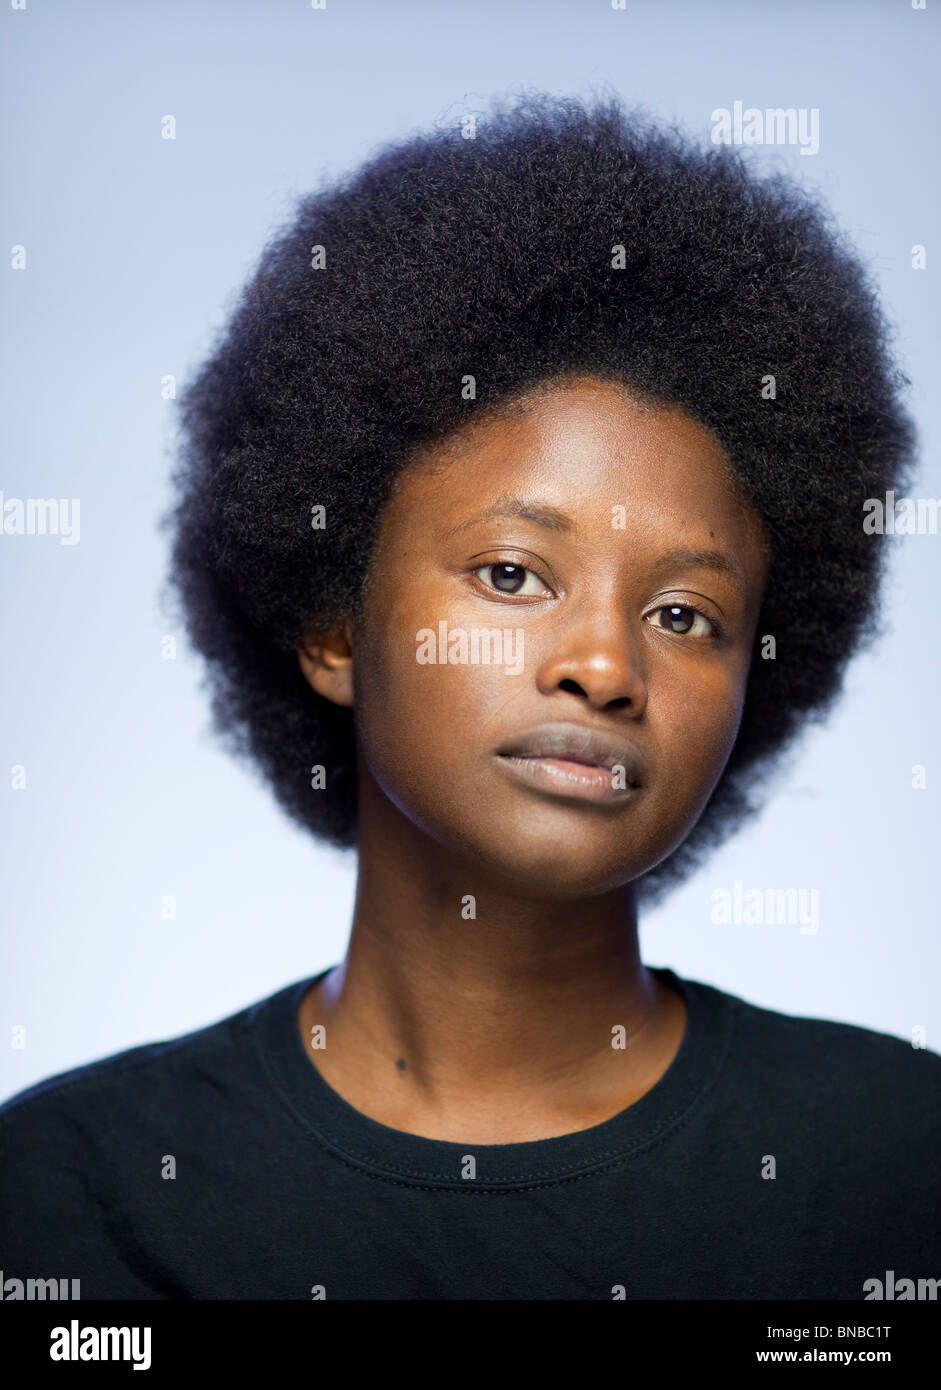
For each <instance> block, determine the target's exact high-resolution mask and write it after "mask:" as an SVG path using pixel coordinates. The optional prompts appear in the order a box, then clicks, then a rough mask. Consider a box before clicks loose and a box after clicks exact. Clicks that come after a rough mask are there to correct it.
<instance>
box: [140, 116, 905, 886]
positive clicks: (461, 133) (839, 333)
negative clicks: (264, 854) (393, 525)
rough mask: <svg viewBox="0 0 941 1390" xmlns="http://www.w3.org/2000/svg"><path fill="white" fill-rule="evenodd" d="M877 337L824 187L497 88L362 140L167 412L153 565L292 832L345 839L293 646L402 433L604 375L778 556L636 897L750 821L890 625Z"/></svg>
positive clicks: (338, 590) (446, 428) (380, 492)
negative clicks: (480, 105) (686, 791)
mask: <svg viewBox="0 0 941 1390" xmlns="http://www.w3.org/2000/svg"><path fill="white" fill-rule="evenodd" d="M468 134H471V135H472V138H466V137H467V135H468ZM316 248H322V251H318V250H317V249H316ZM617 248H623V249H622V250H618V249H617ZM315 266H316V267H317V268H315ZM615 267H617V268H615ZM889 338H890V331H889V328H888V325H887V323H886V320H885V318H884V317H883V315H882V312H881V310H880V308H879V306H878V304H877V302H876V298H875V294H874V290H873V287H872V285H871V284H870V282H869V278H868V275H867V272H866V271H865V270H864V268H863V267H862V266H861V264H860V262H859V261H858V259H857V258H856V256H855V255H854V254H853V252H852V250H851V249H850V248H848V247H847V246H846V245H845V244H844V240H843V238H842V236H841V234H840V233H839V231H838V230H837V229H835V228H834V227H833V225H832V222H831V219H830V216H829V214H828V213H827V212H826V211H824V210H823V209H822V208H821V207H820V206H819V205H818V204H817V203H816V202H815V200H814V199H812V198H811V197H810V196H808V195H807V194H805V193H804V192H802V191H801V190H800V188H799V187H797V186H796V185H795V184H794V183H793V182H792V181H790V180H789V179H787V178H785V177H784V176H782V175H780V174H777V175H774V176H773V177H768V178H758V177H757V176H756V175H755V174H754V173H753V172H751V171H749V169H748V168H747V167H746V164H745V163H744V161H743V159H742V157H741V155H739V154H738V153H737V152H735V151H732V150H730V149H728V148H723V147H716V146H704V147H701V146H700V144H698V143H697V142H695V141H692V140H691V139H689V138H688V137H687V136H684V135H682V134H681V133H679V132H678V131H676V130H673V129H670V130H665V129H663V128H660V127H658V126H657V124H656V123H655V122H654V121H653V120H652V119H651V118H649V117H648V116H647V115H644V114H642V113H638V112H631V113H628V112H625V110H624V109H623V107H622V105H621V104H620V102H619V101H618V100H617V99H616V98H614V97H610V96H609V97H606V98H604V99H597V100H595V101H594V102H593V103H591V104H585V103H582V102H581V101H578V100H576V99H574V98H555V97H549V96H544V95H540V94H535V95H532V94H531V95H526V96H523V97H517V98H514V99H513V101H512V102H510V103H509V104H501V103H496V104H494V106H493V108H492V111H491V113H490V115H489V116H487V117H486V118H479V121H478V124H477V128H476V131H474V132H469V131H468V130H467V128H466V127H464V126H462V125H456V126H455V127H453V128H446V129H440V128H439V129H434V130H432V131H431V132H430V133H428V134H423V135H417V136H414V137H411V138H409V139H407V140H404V141H402V142H401V143H397V144H393V145H390V146H387V147H385V148H383V149H381V150H380V151H379V153H378V154H377V155H375V157H373V158H372V159H371V160H370V161H369V162H367V163H366V164H365V165H364V166H363V167H362V168H360V169H359V170H357V171H356V172H355V173H353V174H352V175H350V176H349V177H348V178H346V179H345V180H343V181H341V182H339V183H337V184H335V185H334V186H332V187H330V188H328V189H327V190H326V191H321V192H318V193H314V194H312V195H310V196H308V197H305V198H304V199H302V200H301V202H300V203H299V206H298V207H297V211H296V214H295V216H294V217H293V218H292V220H291V222H290V224H289V225H288V226H287V227H286V228H284V229H282V230H280V231H279V232H278V233H277V234H276V235H275V237H274V238H273V240H272V241H271V242H270V244H269V246H268V247H267V249H266V250H265V251H264V253H263V255H262V257H261V261H260V263H259V265H258V268H257V270H256V271H255V273H254V275H253V277H252V278H251V280H250V282H249V283H248V285H247V286H246V288H245V289H244V290H243V291H242V294H241V298H240V300H239V301H238V303H237V305H236V307H235V309H234V312H233V313H232V316H231V319H230V322H229V323H228V325H227V327H226V328H225V330H224V331H223V333H222V335H221V337H220V338H219V340H218V342H217V344H216V345H215V346H214V348H213V350H212V352H211V354H210V356H209V358H208V360H207V361H206V362H205V363H204V364H203V365H202V367H201V369H200V371H199V373H198V375H197V376H196V377H195V378H194V380H193V382H192V384H191V385H189V387H188V389H187V390H186V391H185V393H184V395H183V398H182V401H181V424H182V447H181V452H180V456H179V461H178V467H177V470H176V475H175V484H176V494H175V502H174V505H173V507H172V509H171V511H170V512H169V513H168V515H167V516H166V517H165V524H167V525H170V526H172V528H173V556H172V569H171V581H172V583H173V584H174V585H175V588H176V592H177V595H178V597H179V599H180V600H181V602H182V610H183V615H184V620H185V623H186V627H187V630H188V633H189V636H190V638H191V640H192V642H193V643H194V644H195V646H196V648H197V649H198V650H199V651H200V652H201V653H202V655H203V657H204V658H205V660H206V662H207V664H208V671H209V678H210V681H211V689H212V696H213V713H214V720H215V726H216V729H217V731H218V732H219V733H220V734H221V735H222V736H223V737H224V738H225V740H226V742H227V744H228V746H229V747H230V748H231V749H232V750H233V751H235V752H237V753H239V754H242V755H245V756H247V757H248V758H249V759H250V760H251V761H252V762H253V763H254V764H255V765H256V767H257V768H258V769H259V770H260V771H261V772H262V773H263V775H264V776H265V777H266V779H267V781H268V782H269V783H270V786H271V787H272V788H273V790H274V792H275V795H276V796H277V799H278V801H279V802H280V804H281V806H282V807H283V808H284V810H285V811H286V812H287V813H288V814H289V815H290V816H292V817H293V818H294V819H295V820H296V821H298V822H299V823H301V824H302V825H304V826H306V827H308V828H309V829H310V830H311V831H313V832H314V833H315V834H317V835H319V836H321V837H323V838H324V839H326V840H327V841H329V842H330V843H332V844H335V845H340V846H349V845H353V844H355V842H356V770H355V760H354V748H355V744H354V729H353V720H352V714H351V711H350V710H348V709H344V708H339V707H337V706H335V705H333V704H331V703H330V702H329V701H327V700H325V699H323V698H322V697H320V696H318V695H317V694H315V693H314V692H313V691H312V690H311V688H310V686H309V685H308V683H307V681H306V680H305V679H304V677H303V675H302V673H301V672H300V670H299V668H298V663H297V658H296V650H295V649H296V646H297V643H298V640H299V637H300V636H301V633H302V632H303V631H307V630H310V629H312V628H317V627H320V628H323V629H325V628H328V627H330V626H332V625H333V624H334V623H336V622H337V621H338V620H343V619H347V618H354V619H355V615H356V613H357V611H358V605H359V603H360V601H361V598H362V594H363V589H364V582H365V578H366V574H367V570H368V565H369V560H370V553H371V546H372V541H373V538H374V535H375V531H376V525H377V520H378V517H379V513H380V509H381V507H382V504H383V501H384V498H385V497H386V496H387V492H388V489H389V487H390V485H391V483H392V481H393V480H394V478H395V477H396V475H397V474H398V472H399V471H400V470H401V469H402V468H403V466H404V465H405V464H406V463H408V462H409V461H410V460H411V459H412V458H413V457H417V456H418V455H419V451H420V449H421V447H422V446H424V445H426V444H428V443H433V442H435V441H437V440H441V439H444V438H445V437H446V436H447V435H448V434H449V433H450V432H451V431H454V430H455V429H457V428H459V427H460V426H462V425H465V424H467V423H468V422H469V421H470V420H471V419H472V418H474V417H478V416H479V415H480V414H481V413H482V412H483V413H486V412H488V411H491V412H493V411H499V409H500V408H501V405H507V404H511V403H512V402H513V401H514V400H516V399H518V398H519V397H521V396H523V395H524V394H525V393H526V391H527V390H528V389H529V388H531V387H538V386H540V385H542V384H544V383H546V382H549V381H553V380H556V379H564V378H565V376H566V375H569V374H586V373H589V374H592V375H594V376H597V377H600V378H603V379H608V380H612V381H618V382H623V383H625V384H626V385H627V386H628V387H630V388H633V389H634V390H635V391H637V392H638V393H640V394H641V395H642V396H645V397H647V398H648V399H650V398H653V399H654V400H659V401H662V402H664V403H669V404H672V405H674V406H677V407H679V408H681V409H682V410H684V411H685V412H686V413H687V414H688V415H689V416H690V417H692V418H693V419H694V420H696V421H697V422H698V423H699V424H701V425H703V426H705V427H706V428H707V429H709V430H710V431H712V433H713V434H714V435H715V436H716V437H717V439H718V440H719V441H720V442H721V444H722V445H723V446H724V447H725V449H726V451H727V454H728V456H729V459H730V460H731V464H732V467H733V470H734V474H735V475H736V476H737V478H738V480H739V483H740V486H741V491H742V493H743V495H744V496H745V497H746V498H747V499H748V500H749V501H750V503H751V504H752V505H753V506H754V507H755V508H756V510H757V511H758V513H759V514H760V516H761V517H762V519H763V521H764V525H765V529H766V532H767V534H768V537H769V539H770V542H771V547H772V559H771V569H770V574H769V579H768V588H767V596H766V599H765V602H764V606H763V608H762V612H761V615H760V617H759V621H758V628H757V633H756V643H755V650H754V652H753V657H752V663H751V669H750V673H749V680H748V686H747V691H746V699H745V707H744V713H743V717H742V723H741V727H740V731H739V735H738V738H737V741H736V744H735V747H734V749H733V751H732V754H731V756H730V758H729V761H728V764H727V766H726V768H725V770H724V772H723V774H722V776H721V778H720V780H719V782H718V783H717V785H716V787H715V790H714V792H713V794H712V797H711V799H710V801H709V803H708V805H707V806H706V809H705V811H704V812H703V815H702V816H701V818H700V820H699V822H698V823H697V825H696V826H695V828H694V829H693V831H692V832H691V834H690V835H689V836H688V837H687V839H686V841H685V842H684V843H683V845H681V846H680V847H679V849H677V850H676V851H674V853H673V854H672V855H670V856H669V857H668V858H667V859H666V860H664V861H663V862H662V863H661V864H659V865H657V866H656V868H654V869H652V870H651V871H650V873H648V874H647V875H646V876H645V877H644V879H643V880H642V881H641V884H640V885H639V886H640V890H641V893H642V896H643V897H644V898H645V899H648V900H656V899H658V898H659V897H661V896H662V894H663V892H664V891H665V890H666V889H667V888H668V887H672V886H673V885H674V884H675V883H677V882H679V881H680V880H681V879H682V878H684V877H685V876H686V875H687V874H688V873H689V872H690V871H691V870H692V868H693V867H695V865H696V864H698V863H699V862H700V861H701V859H702V858H703V857H704V853H705V851H706V850H707V849H709V848H711V847H713V846H715V845H717V844H718V843H719V842H720V841H721V840H722V839H724V838H725V837H726V835H728V834H729V832H730V831H731V830H733V829H734V828H736V826H738V825H739V824H740V823H741V822H742V820H743V819H744V818H745V817H746V816H748V815H749V814H750V813H751V812H752V811H754V810H755V809H756V808H757V805H758V804H760V799H761V798H760V797H759V796H758V792H759V790H764V788H765V785H766V782H767V778H768V774H769V772H770V771H771V769H772V767H773V765H774V764H775V763H776V762H777V761H778V760H779V759H780V756H781V755H782V753H783V751H784V750H785V747H786V745H788V743H789V742H790V741H792V739H793V736H794V735H795V734H796V733H797V732H798V731H799V730H800V729H801V728H802V727H803V725H804V724H805V723H806V721H807V719H808V718H809V717H814V718H819V717H820V716H821V715H822V714H823V713H824V712H825V711H826V710H827V709H828V707H829V706H830V705H831V704H832V701H833V699H834V697H835V696H836V694H837V693H838V691H839V689H840V686H841V682H842V676H843V672H844V669H845V667H846V664H847V661H848V660H849V658H850V656H851V655H852V654H853V653H854V652H855V651H857V650H858V649H859V648H860V647H861V646H862V645H863V644H864V642H865V643H869V642H871V640H872V638H873V637H875V636H876V635H877V633H878V626H879V625H878V622H877V611H878V610H877V595H878V589H879V581H880V576H881V573H882V568H883V555H884V545H885V542H884V541H882V540H881V538H880V537H878V536H873V535H867V534H866V533H864V531H863V525H862V522H863V516H864V513H863V503H864V502H865V500H866V499H867V498H870V497H880V498H881V497H884V495H885V493H886V491H887V490H889V489H891V488H895V489H897V490H899V491H903V490H904V488H905V485H906V481H907V470H908V469H909V467H910V465H911V463H912V459H913V451H914V447H915V431H914V427H913V425H912V423H911V420H910V418H909V416H908V415H907V413H906V412H905V410H904V409H903V406H902V404H901V402H900V393H901V391H902V389H903V387H904V386H905V385H907V380H906V378H905V377H904V376H903V375H902V374H901V372H900V371H899V370H898V369H897V368H896V366H895V365H894V364H893V362H892V359H891V356H890V353H889ZM468 375H472V376H473V377H474V378H475V380H476V391H477V394H476V398H475V399H472V400H468V399H465V396H466V394H467V393H466V392H462V382H463V380H464V378H465V377H466V376H468ZM769 377H773V378H774V391H773V395H772V394H771V390H770V388H769V385H768V382H767V379H768V378H769ZM318 505H319V506H323V507H325V509H326V521H327V524H326V526H325V527H324V528H323V529H313V528H312V525H311V519H312V508H313V507H315V506H318ZM765 634H771V635H773V636H774V638H775V642H776V657H775V659H774V660H766V659H762V656H761V655H760V650H761V641H762V637H763V635H765ZM316 764H322V765H323V766H324V767H325V769H326V784H327V785H326V788H325V789H323V790H318V791H313V790H312V789H311V777H310V772H311V768H312V767H313V766H314V765H316Z"/></svg>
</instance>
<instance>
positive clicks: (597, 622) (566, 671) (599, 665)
mask: <svg viewBox="0 0 941 1390" xmlns="http://www.w3.org/2000/svg"><path fill="white" fill-rule="evenodd" d="M536 683H537V686H538V688H539V690H540V691H541V693H542V694H544V695H554V694H555V693H556V692H558V691H560V690H563V691H567V692H569V693H570V694H572V695H575V696H576V697H577V698H579V699H581V700H584V701H585V702H586V703H588V704H590V705H591V706H592V708H594V709H611V710H616V709H624V710H628V711H629V712H630V714H631V715H632V716H634V717H635V718H636V717H637V716H638V715H640V714H642V713H643V710H644V708H645V707H646V704H647V682H646V673H645V670H644V656H643V650H642V639H641V634H640V633H639V632H635V631H633V630H632V628H631V624H630V622H629V620H628V619H627V617H626V615H625V614H624V613H623V612H619V611H618V610H617V608H616V607H615V606H614V605H613V604H612V603H610V602H607V603H604V604H599V605H592V606H591V607H589V606H587V605H585V604H583V605H581V607H580V610H579V612H578V613H577V614H574V615H573V617H572V618H571V619H570V620H569V621H568V622H566V623H565V624H564V626H563V627H562V628H561V630H559V631H556V632H555V633H554V635H553V641H552V646H551V650H550V651H549V652H548V653H547V655H546V657H545V659H544V660H543V661H542V662H541V664H540V666H539V669H538V674H537V678H536Z"/></svg>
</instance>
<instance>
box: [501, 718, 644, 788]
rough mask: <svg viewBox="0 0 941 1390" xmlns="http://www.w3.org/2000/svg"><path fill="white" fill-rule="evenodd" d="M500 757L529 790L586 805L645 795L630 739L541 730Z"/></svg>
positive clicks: (579, 729) (582, 728) (583, 730)
mask: <svg viewBox="0 0 941 1390" xmlns="http://www.w3.org/2000/svg"><path fill="white" fill-rule="evenodd" d="M496 756H497V758H498V759H499V761H500V762H501V764H502V765H503V766H504V767H505V768H506V769H507V771H508V772H510V773H511V774H512V775H513V776H515V777H516V778H518V779H519V780H521V781H523V782H525V783H527V784H528V785H529V786H531V787H535V788H538V789H539V790H541V791H545V792H548V793H550V794H551V795H555V796H563V797H575V798H577V799H579V800H586V801H595V802H608V801H624V800H626V799H628V798H630V797H631V796H634V795H636V793H637V792H638V791H640V790H641V788H642V786H643V784H644V780H645V774H646V766H645V760H644V758H643V756H642V755H641V753H640V752H639V751H638V750H637V749H636V748H634V747H633V746H632V745H631V744H630V743H628V742H627V740H626V739H624V738H623V737H621V736H619V735H617V734H613V733H608V732H604V731H602V730H598V729H590V728H588V726H587V725H585V724H575V723H572V722H561V723H553V724H541V725H539V727H538V728H535V729H530V730H528V731H527V732H526V733H523V734H519V735H517V736H515V737H513V738H510V739H508V740H507V741H506V742H505V743H503V744H501V745H500V747H499V748H498V749H497V750H496Z"/></svg>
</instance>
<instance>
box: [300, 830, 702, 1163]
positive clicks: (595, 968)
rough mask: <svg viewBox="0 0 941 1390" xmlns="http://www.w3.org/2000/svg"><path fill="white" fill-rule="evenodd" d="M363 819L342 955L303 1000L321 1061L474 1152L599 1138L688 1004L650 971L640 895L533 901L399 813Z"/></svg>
mask: <svg viewBox="0 0 941 1390" xmlns="http://www.w3.org/2000/svg"><path fill="white" fill-rule="evenodd" d="M379 829H380V827H379V826H378V825H376V824H375V822H373V821H371V819H370V818H369V817H368V816H367V817H365V818H362V819H361V822H360V840H359V851H360V872H359V878H358V881H357V892H356V903H355V908H354V917H353V927H352V932H351V935H350V941H349V946H348V950H347V954H346V957H345V959H344V961H343V962H342V964H341V965H339V966H338V967H337V968H336V969H335V970H334V971H332V972H331V973H330V975H328V976H327V977H326V979H325V980H323V981H322V982H321V983H320V985H319V986H318V987H316V988H315V989H314V990H312V991H310V992H309V993H308V995H307V996H306V998H305V1000H304V1002H303V1004H302V1006H301V1010H300V1015H299V1026H300V1028H301V1032H302V1036H303V1037H304V1040H305V1045H306V1043H307V1042H308V1040H309V1039H310V1036H311V1031H310V1030H311V1027H312V1026H314V1025H316V1024H323V1025H324V1027H325V1034H326V1043H327V1045H326V1047H325V1048H323V1049H322V1050H310V1049H308V1055H309V1056H310V1058H311V1061H312V1062H313V1063H314V1064H315V1065H316V1066H317V1068H318V1070H319V1071H320V1072H321V1073H322V1075H323V1076H324V1077H325V1079H326V1080H327V1081H328V1082H329V1083H330V1084H331V1085H332V1086H333V1088H334V1089H335V1090H337V1091H338V1092H339V1093H340V1095H341V1096H343V1097H344V1099H346V1100H347V1101H348V1102H349V1103H350V1104H351V1105H353V1106H355V1107H356V1108H357V1109H359V1110H361V1111H362V1112H364V1113H365V1114H367V1115H369V1116H370V1117H371V1118H373V1119H377V1120H379V1121H380V1122H381V1123H383V1124H387V1125H390V1126H391V1127H392V1128H395V1129H403V1130H406V1131H408V1132H411V1133H415V1134H423V1135H426V1136H427V1137H429V1138H437V1139H452V1140H456V1141H466V1142H468V1143H475V1142H476V1143H481V1144H484V1143H512V1142H521V1141H525V1140H527V1139H535V1138H548V1137H551V1136H552V1135H553V1134H564V1133H571V1132H573V1131H574V1130H578V1129H584V1128H587V1127H589V1126H591V1125H593V1124H600V1123H601V1122H602V1121H603V1120H605V1119H608V1118H610V1116H611V1115H614V1114H616V1113H617V1112H618V1111H619V1110H622V1109H624V1108H626V1106H628V1105H630V1104H633V1103H634V1101H636V1100H637V1099H639V1098H640V1096H641V1095H643V1094H644V1092H645V1091H647V1090H649V1089H650V1087H651V1086H652V1085H654V1084H655V1083H656V1081H657V1080H659V1077H660V1076H661V1075H662V1074H663V1072H664V1071H665V1070H666V1068H667V1067H668V1066H669V1064H670V1062H671V1061H672V1058H673V1056H674V1055H675V1053H676V1050H677V1048H678V1046H679V1043H680V1040H681V1038H682V1032H683V1027H684V1024H685V1006H684V1004H683V1001H682V999H681V998H680V996H679V995H677V994H675V993H674V992H673V991H672V990H671V989H669V988H668V987H667V986H666V985H664V984H663V983H662V981H660V980H658V979H657V978H656V977H655V976H654V975H652V974H651V972H650V971H649V970H647V969H646V967H645V966H644V965H643V964H642V962H641V959H640V953H639V949H638V941H637V908H636V893H635V890H634V887H633V885H627V886H626V887H624V888H620V889H618V890H616V891H614V892H610V893H606V894H603V895H600V896H598V897H593V898H588V899H584V898H582V899H576V900H571V901H563V902H559V901H538V900H533V899H524V898H521V897H519V896H516V895H514V894H513V893H512V891H510V890H508V889H507V888H506V886H505V885H504V886H500V887H498V886H496V885H489V886H488V885H486V884H482V883H481V876H480V872H479V869H478V868H476V867H475V866H474V865H472V864H470V863H469V862H468V861H467V859H466V858H463V857H462V856H460V855H458V854H452V853H448V852H447V851H446V850H445V849H443V848H442V847H441V846H439V845H432V844H430V843H429V841H428V838H427V836H425V835H424V834H423V833H422V832H420V831H418V830H417V828H416V827H415V826H413V825H412V823H411V822H409V821H408V820H407V819H406V818H405V817H403V816H401V815H400V814H399V813H397V812H396V813H395V815H394V816H393V817H392V819H391V823H390V820H389V818H388V817H386V818H384V820H383V823H382V826H381V834H380V833H378V832H379Z"/></svg>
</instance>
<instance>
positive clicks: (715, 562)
mask: <svg viewBox="0 0 941 1390" xmlns="http://www.w3.org/2000/svg"><path fill="white" fill-rule="evenodd" d="M498 516H508V517H523V518H524V519H526V520H528V521H535V522H536V523H537V525H539V526H546V527H548V528H549V530H552V531H571V530H573V529H574V526H573V522H572V519H571V517H569V516H566V514H565V512H560V511H559V510H558V509H557V508H556V507H550V506H549V505H548V503H546V502H537V501H535V500H533V499H530V498H527V497H498V498H497V499H496V501H495V502H494V503H493V505H492V506H490V507H488V508H487V509H486V510H485V511H482V512H477V513H475V515H474V516H471V517H468V518H467V520H466V521H461V522H459V523H458V525H457V526H452V528H451V530H450V531H446V532H445V536H444V539H445V540H447V539H449V538H450V537H451V536H455V535H457V534H458V532H460V531H464V530H466V529H467V527H468V526H474V525H476V523H477V522H478V521H490V520H492V519H493V518H494V517H498ZM679 565H683V566H685V568H686V569H709V570H714V571H716V572H717V573H718V574H729V575H731V576H732V578H733V579H737V580H738V581H739V583H742V582H743V581H744V578H745V576H744V573H743V571H742V567H741V565H740V564H739V563H738V561H737V560H736V559H735V557H734V556H733V555H730V554H728V553H727V552H726V551H724V550H708V549H707V550H690V549H688V548H687V547H686V546H676V547H674V549H673V550H669V551H667V553H666V555H661V557H660V559H659V560H658V561H657V562H656V564H655V566H654V568H655V569H657V570H661V569H664V570H665V569H671V568H673V567H675V566H679Z"/></svg>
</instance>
